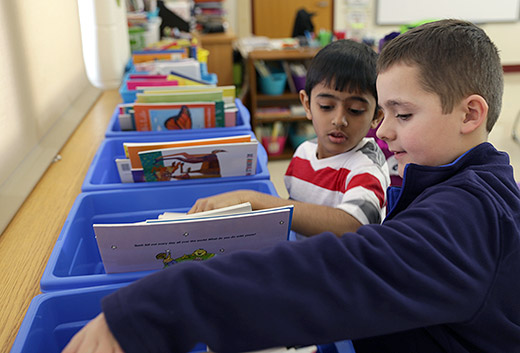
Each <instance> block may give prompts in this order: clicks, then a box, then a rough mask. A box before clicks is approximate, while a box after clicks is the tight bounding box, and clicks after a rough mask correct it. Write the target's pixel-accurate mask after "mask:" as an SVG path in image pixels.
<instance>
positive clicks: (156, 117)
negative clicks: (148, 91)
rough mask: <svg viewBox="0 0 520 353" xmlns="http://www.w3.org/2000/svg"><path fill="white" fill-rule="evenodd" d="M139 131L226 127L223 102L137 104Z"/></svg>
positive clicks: (137, 127) (135, 113) (134, 106)
mask: <svg viewBox="0 0 520 353" xmlns="http://www.w3.org/2000/svg"><path fill="white" fill-rule="evenodd" d="M133 108H134V121H135V128H136V130H137V131H168V130H190V129H204V128H212V127H223V126H224V118H225V115H224V103H223V102H182V103H148V104H147V103H135V104H134V105H133Z"/></svg>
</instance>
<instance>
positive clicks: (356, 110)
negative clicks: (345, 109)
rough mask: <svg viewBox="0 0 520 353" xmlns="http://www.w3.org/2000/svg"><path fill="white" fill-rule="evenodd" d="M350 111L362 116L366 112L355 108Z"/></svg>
mask: <svg viewBox="0 0 520 353" xmlns="http://www.w3.org/2000/svg"><path fill="white" fill-rule="evenodd" d="M349 110H350V112H351V113H352V114H354V115H361V114H363V113H364V112H365V110H364V109H353V108H350V109H349Z"/></svg>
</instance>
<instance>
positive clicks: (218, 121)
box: [215, 101, 226, 127]
mask: <svg viewBox="0 0 520 353" xmlns="http://www.w3.org/2000/svg"><path fill="white" fill-rule="evenodd" d="M215 126H216V127H225V126H226V112H225V110H224V101H218V102H215Z"/></svg>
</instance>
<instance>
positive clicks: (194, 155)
mask: <svg viewBox="0 0 520 353" xmlns="http://www.w3.org/2000/svg"><path fill="white" fill-rule="evenodd" d="M257 150H258V141H256V140H252V141H251V142H243V143H228V144H215V145H206V146H191V147H178V148H167V149H160V150H151V151H146V152H140V153H139V158H140V159H141V165H142V166H143V173H144V179H145V180H146V181H147V182H154V181H170V180H184V179H198V178H220V177H231V176H245V175H254V174H255V173H256V160H257Z"/></svg>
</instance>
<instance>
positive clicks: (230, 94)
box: [142, 85, 236, 104]
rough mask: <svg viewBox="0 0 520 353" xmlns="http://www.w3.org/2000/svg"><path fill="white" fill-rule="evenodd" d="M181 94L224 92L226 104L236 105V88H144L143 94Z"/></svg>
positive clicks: (230, 86)
mask: <svg viewBox="0 0 520 353" xmlns="http://www.w3.org/2000/svg"><path fill="white" fill-rule="evenodd" d="M179 92H186V93H187V92H192V93H196V92H222V99H223V100H224V103H225V104H234V103H235V99H236V87H235V86H234V85H229V86H215V85H211V86H209V85H208V86H175V87H168V86H166V87H160V86H157V87H143V91H142V93H143V94H156V93H160V94H175V93H179Z"/></svg>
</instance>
